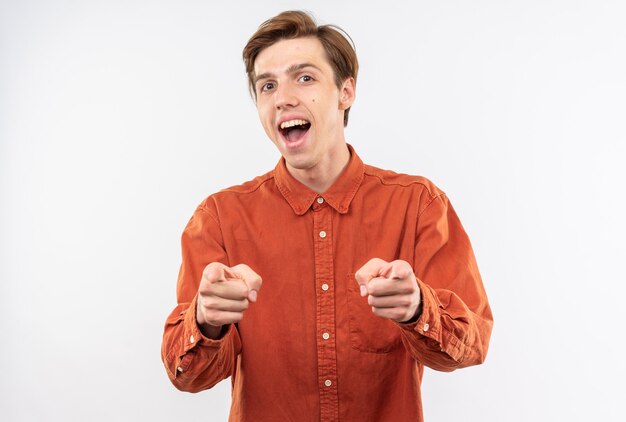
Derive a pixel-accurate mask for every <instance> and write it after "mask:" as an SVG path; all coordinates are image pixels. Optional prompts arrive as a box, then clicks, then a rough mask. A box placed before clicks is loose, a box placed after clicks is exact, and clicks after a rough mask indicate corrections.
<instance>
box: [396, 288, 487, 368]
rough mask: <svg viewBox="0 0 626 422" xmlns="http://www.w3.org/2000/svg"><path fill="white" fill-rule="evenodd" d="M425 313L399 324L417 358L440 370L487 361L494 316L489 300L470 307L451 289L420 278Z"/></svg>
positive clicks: (413, 354) (410, 350) (409, 348)
mask: <svg viewBox="0 0 626 422" xmlns="http://www.w3.org/2000/svg"><path fill="white" fill-rule="evenodd" d="M420 288H421V290H422V297H423V301H422V313H421V315H420V316H419V318H418V319H417V321H415V322H412V323H409V324H407V323H404V324H399V326H400V327H401V332H402V341H403V343H404V345H405V347H406V348H407V350H408V351H409V353H410V354H411V356H413V358H414V359H416V360H417V361H419V362H420V363H422V364H423V365H425V366H428V367H430V368H432V369H435V370H438V371H453V370H455V369H458V368H463V367H467V366H472V365H478V364H481V363H482V362H484V360H485V357H486V354H487V349H488V345H489V338H490V336H491V327H492V325H493V319H492V317H491V312H490V310H489V307H488V305H487V304H486V302H485V303H484V305H483V306H479V307H478V308H477V309H474V310H471V309H469V308H468V307H467V305H465V304H464V303H463V302H462V301H461V300H460V299H459V298H458V296H456V295H455V294H454V293H453V292H451V291H446V290H435V289H432V288H431V287H429V286H427V285H426V284H425V283H423V282H420Z"/></svg>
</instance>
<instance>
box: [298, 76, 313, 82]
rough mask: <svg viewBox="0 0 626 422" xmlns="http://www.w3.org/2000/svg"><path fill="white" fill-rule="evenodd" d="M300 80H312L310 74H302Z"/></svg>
mask: <svg viewBox="0 0 626 422" xmlns="http://www.w3.org/2000/svg"><path fill="white" fill-rule="evenodd" d="M299 80H300V82H311V81H313V78H312V77H311V75H302V76H300V78H299Z"/></svg>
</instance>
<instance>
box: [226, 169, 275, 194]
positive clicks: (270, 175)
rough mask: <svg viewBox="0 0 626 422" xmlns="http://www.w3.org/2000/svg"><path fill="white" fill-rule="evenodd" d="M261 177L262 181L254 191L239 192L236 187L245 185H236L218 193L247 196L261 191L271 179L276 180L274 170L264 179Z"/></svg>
mask: <svg viewBox="0 0 626 422" xmlns="http://www.w3.org/2000/svg"><path fill="white" fill-rule="evenodd" d="M259 177H261V180H259V181H258V183H257V184H256V186H254V188H253V189H248V190H245V191H238V190H236V189H235V188H236V187H241V186H243V184H242V185H236V186H231V187H228V188H225V189H222V190H221V191H219V192H218V193H221V192H224V193H234V194H237V195H247V194H250V193H254V192H256V191H257V190H259V189H260V188H261V186H263V185H264V184H265V183H267V182H268V181H270V180H271V179H274V171H273V170H272V171H270V172H268V173H266V174H265V177H264V178H263V176H259ZM253 180H254V179H253ZM245 183H248V182H245ZM245 183H244V184H245Z"/></svg>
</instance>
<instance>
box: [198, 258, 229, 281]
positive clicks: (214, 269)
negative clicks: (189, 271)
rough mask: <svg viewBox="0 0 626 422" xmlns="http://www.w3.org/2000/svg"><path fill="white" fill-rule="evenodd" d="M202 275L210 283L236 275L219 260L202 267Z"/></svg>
mask: <svg viewBox="0 0 626 422" xmlns="http://www.w3.org/2000/svg"><path fill="white" fill-rule="evenodd" d="M202 275H203V276H204V277H205V278H206V279H207V280H208V281H209V282H211V283H218V282H222V281H226V280H228V279H233V278H237V275H236V274H234V273H233V272H232V271H231V269H230V268H228V267H227V266H226V265H224V264H222V263H221V262H211V263H210V264H209V265H207V266H206V267H205V268H204V271H203V272H202Z"/></svg>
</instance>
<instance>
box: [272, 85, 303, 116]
mask: <svg viewBox="0 0 626 422" xmlns="http://www.w3.org/2000/svg"><path fill="white" fill-rule="evenodd" d="M274 104H275V106H276V108H277V109H279V110H280V109H284V108H289V107H295V106H296V105H298V99H297V97H296V95H295V91H294V89H293V87H291V86H290V85H289V84H288V83H287V84H285V83H283V84H280V85H278V86H277V87H276V90H275V91H274Z"/></svg>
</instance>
